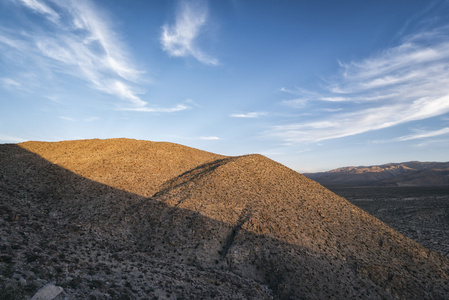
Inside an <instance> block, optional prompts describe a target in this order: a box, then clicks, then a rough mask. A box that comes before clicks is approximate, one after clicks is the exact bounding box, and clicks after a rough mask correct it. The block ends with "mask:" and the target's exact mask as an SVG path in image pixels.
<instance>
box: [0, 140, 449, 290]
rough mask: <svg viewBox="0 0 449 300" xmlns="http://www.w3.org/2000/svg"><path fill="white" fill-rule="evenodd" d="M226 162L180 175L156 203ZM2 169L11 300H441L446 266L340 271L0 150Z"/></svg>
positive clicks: (317, 258) (333, 261) (368, 265)
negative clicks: (40, 296)
mask: <svg viewBox="0 0 449 300" xmlns="http://www.w3.org/2000/svg"><path fill="white" fill-rule="evenodd" d="M226 162H227V161H226V159H225V160H220V161H217V162H215V163H211V164H209V165H208V166H207V167H206V168H204V166H200V167H198V168H196V169H194V170H192V171H190V173H187V174H186V173H185V174H183V175H181V176H180V177H178V178H175V179H173V180H171V181H170V182H169V183H168V184H167V186H165V189H166V190H162V192H161V193H162V194H164V193H167V192H168V191H169V190H170V189H171V188H172V187H173V186H179V184H187V182H186V180H185V178H186V177H187V178H190V177H189V176H193V177H192V178H196V179H198V177H195V176H203V175H204V174H205V173H204V172H209V171H212V170H214V169H216V168H219V167H220V166H222V165H224V164H225V163H226ZM0 166H1V169H0V213H1V222H2V226H1V227H0V228H1V229H0V230H1V237H2V239H1V243H2V244H1V245H0V249H1V256H0V258H1V260H0V267H1V272H2V273H1V276H2V277H0V280H1V281H0V284H1V286H0V288H1V290H0V292H3V295H12V296H11V299H14V298H13V297H14V295H25V296H30V295H32V293H33V292H34V291H35V290H36V289H37V288H39V285H43V284H44V283H45V282H48V281H54V282H56V283H57V284H60V285H62V286H64V288H65V289H66V291H67V292H68V293H71V295H74V296H76V297H78V298H87V297H88V296H92V295H93V296H92V297H98V298H102V297H103V298H108V297H109V298H112V299H114V297H115V296H117V298H118V295H125V294H129V297H131V298H142V299H145V298H148V297H150V296H164V297H169V296H174V297H181V296H186V295H188V296H189V297H194V298H201V297H203V298H214V297H215V298H221V299H229V298H235V299H242V298H247V299H248V298H253V299H263V298H269V297H270V295H271V294H270V293H271V292H270V291H268V290H267V289H265V288H264V286H268V287H269V288H270V289H271V291H272V293H273V295H274V296H275V298H279V299H325V298H333V299H348V298H352V299H356V298H359V299H394V298H398V299H426V298H429V299H430V298H432V299H443V298H444V297H445V295H447V294H448V293H449V287H448V283H447V282H448V281H447V275H448V273H447V268H448V264H447V260H445V259H443V258H441V257H440V256H438V255H435V254H433V253H430V254H429V258H431V259H433V260H434V261H433V262H429V261H426V260H424V259H421V260H418V259H416V258H414V257H410V258H409V260H408V261H407V264H403V265H399V264H397V263H396V264H395V263H394V259H393V260H392V261H391V265H377V264H375V262H374V261H369V260H368V261H366V260H361V259H359V258H358V257H345V259H344V260H343V259H340V258H336V257H335V256H334V255H333V254H332V253H320V252H314V251H311V250H310V249H307V248H305V247H301V246H299V245H292V244H288V243H285V242H283V241H279V240H277V239H273V238H271V237H268V236H265V235H260V234H254V233H252V232H249V231H246V230H244V229H242V225H243V224H244V223H245V222H246V221H247V219H248V215H247V214H246V213H245V214H244V215H242V216H241V218H240V219H239V221H238V222H237V223H236V224H227V223H224V222H219V221H216V220H213V219H210V218H207V217H204V216H202V215H201V214H199V213H198V212H196V211H191V210H186V209H180V208H178V207H171V206H167V205H166V204H164V203H162V202H160V201H158V198H159V196H161V193H160V194H156V195H155V196H154V197H152V198H149V199H145V198H143V197H141V196H139V195H135V194H131V193H128V192H124V191H121V190H117V189H114V188H111V187H109V186H106V185H103V184H100V183H97V182H94V181H91V180H89V179H86V178H83V177H81V176H79V175H76V174H74V173H72V172H70V171H68V170H66V169H63V168H61V167H59V166H57V165H54V164H52V163H50V162H48V161H46V160H44V159H42V158H41V157H40V156H38V155H36V154H34V153H30V152H28V151H26V150H24V149H22V148H20V147H19V146H17V145H1V146H0ZM202 172H203V173H202ZM201 174H203V175H201ZM387 239H388V238H387V237H386V240H387ZM392 255H393V253H392ZM394 255H396V257H401V255H402V256H407V255H408V253H406V252H405V253H402V254H401V253H400V254H399V255H398V254H397V253H396V254H394ZM403 262H405V260H404V261H400V263H403ZM444 272H446V273H444ZM445 276H446V277H445ZM21 278H22V279H24V280H25V281H23V280H22V281H21ZM24 282H25V284H24ZM11 289H12V290H14V293H12V292H11ZM111 291H112V293H113V295H112V294H111ZM161 293H162V294H163V295H162V294H161ZM106 295H108V296H106ZM5 299H7V298H5Z"/></svg>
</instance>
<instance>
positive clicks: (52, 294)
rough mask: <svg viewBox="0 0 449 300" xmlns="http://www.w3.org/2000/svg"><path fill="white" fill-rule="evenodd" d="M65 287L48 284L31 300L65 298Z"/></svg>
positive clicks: (57, 299)
mask: <svg viewBox="0 0 449 300" xmlns="http://www.w3.org/2000/svg"><path fill="white" fill-rule="evenodd" d="M63 299H64V289H63V288H62V287H60V286H56V285H54V284H53V283H49V284H46V285H45V286H44V287H42V288H41V289H40V290H39V291H38V292H37V293H36V294H35V295H34V296H33V298H31V300H63Z"/></svg>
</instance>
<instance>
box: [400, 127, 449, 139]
mask: <svg viewBox="0 0 449 300" xmlns="http://www.w3.org/2000/svg"><path fill="white" fill-rule="evenodd" d="M445 134H449V127H445V128H442V129H439V130H433V131H422V130H420V131H417V132H416V133H414V134H411V135H406V136H402V137H398V138H396V139H395V140H396V141H410V140H418V139H425V138H431V137H436V136H440V135H445Z"/></svg>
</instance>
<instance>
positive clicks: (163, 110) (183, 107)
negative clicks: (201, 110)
mask: <svg viewBox="0 0 449 300" xmlns="http://www.w3.org/2000/svg"><path fill="white" fill-rule="evenodd" d="M189 108H190V106H187V105H184V104H177V105H175V106H173V107H146V106H145V107H128V108H122V109H121V110H124V111H138V112H139V111H140V112H153V113H172V112H178V111H183V110H187V109H189Z"/></svg>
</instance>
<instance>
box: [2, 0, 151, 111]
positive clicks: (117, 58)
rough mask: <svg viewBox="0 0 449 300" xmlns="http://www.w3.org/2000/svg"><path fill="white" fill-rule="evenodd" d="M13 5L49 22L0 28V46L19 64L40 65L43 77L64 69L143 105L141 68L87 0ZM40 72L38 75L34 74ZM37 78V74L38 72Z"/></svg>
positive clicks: (31, 1) (22, 0)
mask: <svg viewBox="0 0 449 300" xmlns="http://www.w3.org/2000/svg"><path fill="white" fill-rule="evenodd" d="M15 2H16V4H18V7H23V8H25V9H26V10H27V11H31V12H33V13H34V14H37V15H40V16H42V17H43V18H46V19H48V20H49V21H50V22H47V23H42V22H33V23H32V24H33V25H32V26H28V25H25V27H20V26H18V27H17V28H7V29H5V28H0V50H2V49H4V51H3V52H4V53H5V56H6V55H8V56H9V57H10V60H13V58H14V55H15V57H16V58H17V59H16V62H17V64H20V61H24V59H23V58H24V57H25V58H26V62H23V64H24V65H25V64H26V66H24V68H25V69H27V70H32V67H33V64H34V65H35V66H36V72H38V71H37V70H38V69H40V70H45V73H46V74H50V75H49V76H55V77H57V76H58V75H57V73H65V74H69V75H72V76H75V77H78V78H80V79H82V80H84V81H85V82H87V83H89V84H90V86H91V87H92V88H95V89H97V90H100V91H102V92H105V93H107V94H109V95H112V96H114V97H117V98H119V99H123V100H127V101H128V102H129V103H130V105H132V106H137V107H145V105H146V104H147V102H146V101H144V100H143V99H142V98H141V95H142V94H144V90H143V88H142V87H141V86H142V83H144V82H145V80H146V79H144V78H143V76H144V73H145V72H144V71H142V70H139V69H138V68H136V67H135V63H134V62H133V61H132V59H131V55H130V53H129V52H128V51H127V47H126V46H125V45H124V44H123V43H122V42H121V41H120V39H119V37H118V35H117V34H116V33H115V32H114V31H113V30H112V29H111V28H112V26H111V22H109V21H108V20H107V18H105V17H104V16H103V15H100V14H99V13H98V11H100V10H99V9H98V8H97V7H95V6H94V5H93V4H92V3H91V2H89V1H87V0H80V1H74V0H67V1H56V0H47V1H43V0H15ZM39 75H42V74H39ZM40 77H42V76H40Z"/></svg>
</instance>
